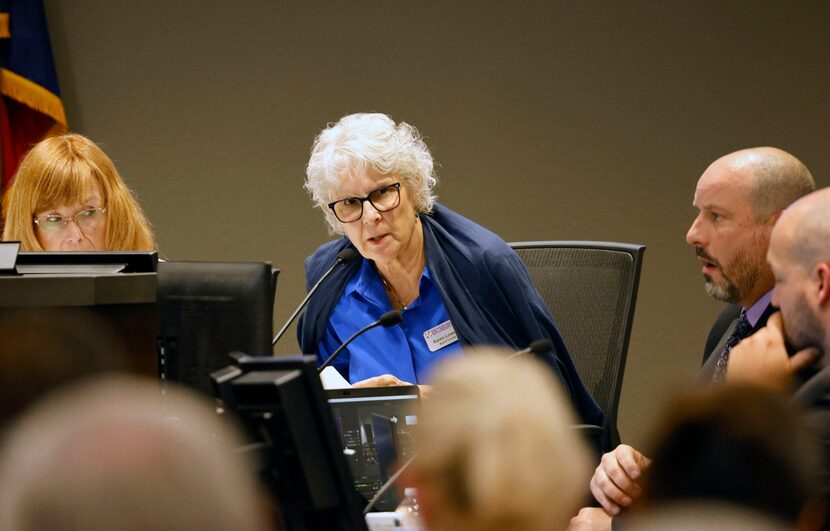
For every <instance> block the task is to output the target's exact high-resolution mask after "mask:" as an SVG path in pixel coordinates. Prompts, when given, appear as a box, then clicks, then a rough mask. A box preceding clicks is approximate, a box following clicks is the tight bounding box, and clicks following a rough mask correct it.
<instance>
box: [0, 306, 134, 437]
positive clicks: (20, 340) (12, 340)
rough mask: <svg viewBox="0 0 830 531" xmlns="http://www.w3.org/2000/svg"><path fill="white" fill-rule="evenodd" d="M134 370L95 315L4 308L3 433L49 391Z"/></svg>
mask: <svg viewBox="0 0 830 531" xmlns="http://www.w3.org/2000/svg"><path fill="white" fill-rule="evenodd" d="M131 369H132V367H130V364H129V363H128V360H127V357H126V355H125V354H124V344H123V342H122V340H121V339H120V338H119V337H118V336H116V335H115V334H114V333H113V331H112V330H111V329H110V328H109V326H108V325H107V323H106V322H105V321H104V320H102V319H100V318H99V317H98V316H96V315H94V314H93V312H92V311H89V310H85V309H83V308H80V307H78V308H0V433H2V432H3V430H4V429H5V427H6V426H7V425H8V423H9V422H10V421H11V420H12V419H13V418H14V417H15V416H17V415H19V414H20V413H21V412H23V411H24V410H25V409H26V408H27V407H28V406H30V405H31V404H32V403H34V402H35V401H37V400H38V399H40V398H42V397H43V396H44V395H45V394H47V393H48V392H50V391H53V390H55V389H57V388H59V387H61V386H63V385H66V384H68V383H72V382H75V381H77V380H80V379H83V378H86V377H88V376H91V375H94V374H98V373H102V372H110V371H121V370H131Z"/></svg>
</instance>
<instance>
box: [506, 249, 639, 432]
mask: <svg viewBox="0 0 830 531" xmlns="http://www.w3.org/2000/svg"><path fill="white" fill-rule="evenodd" d="M510 246H511V247H512V248H513V249H514V250H515V251H516V253H517V254H518V255H519V257H520V258H521V259H522V261H523V262H524V264H525V266H527V269H528V271H529V272H530V277H531V278H532V279H533V283H534V284H535V286H536V289H537V290H539V293H540V294H541V295H542V298H543V299H544V300H545V303H546V304H547V305H548V308H549V309H550V311H551V313H552V314H553V317H554V319H555V320H556V324H557V326H558V327H559V332H560V333H561V334H562V337H563V338H564V340H565V344H566V345H567V346H568V350H569V351H570V353H571V357H572V358H573V360H574V363H575V364H576V368H577V370H578V371H579V375H580V376H581V377H582V380H583V381H584V382H585V385H586V386H587V388H588V390H589V391H590V392H591V395H592V396H593V397H594V399H595V400H596V401H597V403H598V404H599V405H600V407H601V408H602V410H603V412H604V413H605V426H604V428H605V429H606V430H607V432H608V434H609V438H610V441H611V444H612V447H613V446H616V445H617V444H619V442H620V436H619V432H618V431H617V409H618V407H619V403H620V392H621V390H622V379H623V372H624V371H625V359H626V355H627V353H628V340H629V338H630V336H631V325H632V322H633V320H634V305H635V303H636V301H637V289H638V287H639V283H640V269H641V268H642V263H643V253H644V252H645V249H646V248H645V246H644V245H636V244H629V243H613V242H592V241H539V242H514V243H511V244H510Z"/></svg>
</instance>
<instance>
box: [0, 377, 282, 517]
mask: <svg viewBox="0 0 830 531" xmlns="http://www.w3.org/2000/svg"><path fill="white" fill-rule="evenodd" d="M11 428H12V429H11V430H10V431H8V432H7V436H6V442H5V446H4V448H3V451H2V454H0V529H4V530H5V529H8V530H26V531H47V530H53V529H61V530H64V531H81V530H83V531H104V530H110V529H119V530H122V531H144V530H148V529H152V530H155V531H166V530H169V531H174V530H175V531H220V530H226V529H234V530H239V531H264V530H265V529H267V528H268V522H267V516H266V513H265V511H264V508H265V505H264V504H263V502H264V500H265V498H263V497H262V496H263V495H262V494H261V493H260V491H259V488H258V486H257V482H256V478H255V475H254V473H253V472H252V471H251V470H248V468H247V466H246V464H245V463H244V462H243V461H242V457H241V456H240V455H239V454H236V453H234V452H233V451H232V450H233V448H235V447H237V446H238V443H239V441H238V439H237V437H236V436H235V434H234V433H233V432H232V431H230V428H229V427H228V426H227V425H225V424H223V423H222V422H220V419H219V417H218V416H217V415H216V413H215V411H213V410H212V408H211V407H209V405H208V402H207V401H203V399H202V398H201V397H197V396H195V395H193V394H191V393H190V392H185V391H183V390H180V389H176V388H173V387H172V386H170V387H169V388H168V389H167V393H166V394H165V395H164V396H162V394H161V390H160V388H159V383H158V382H157V381H155V380H150V379H147V380H141V379H137V378H128V377H125V376H119V377H113V376H110V377H102V378H100V379H97V380H92V381H88V382H87V383H86V384H80V385H79V386H76V387H70V388H68V389H64V390H61V391H58V392H56V393H55V394H53V395H50V396H49V397H48V398H46V399H45V400H44V401H43V402H40V403H39V404H38V405H35V406H34V408H33V409H32V410H31V411H30V412H29V413H27V414H24V416H23V417H22V418H21V420H20V422H18V423H17V424H16V425H13V426H12V427H11Z"/></svg>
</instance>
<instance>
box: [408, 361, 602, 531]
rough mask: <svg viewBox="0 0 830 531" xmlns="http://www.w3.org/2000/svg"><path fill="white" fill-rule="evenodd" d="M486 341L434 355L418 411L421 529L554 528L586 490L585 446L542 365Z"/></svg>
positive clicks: (416, 477) (415, 470)
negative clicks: (462, 351) (438, 358)
mask: <svg viewBox="0 0 830 531" xmlns="http://www.w3.org/2000/svg"><path fill="white" fill-rule="evenodd" d="M507 355H509V352H507V351H502V350H499V349H495V348H480V349H472V350H469V351H467V353H466V355H464V356H458V357H453V358H449V359H447V360H446V361H444V362H442V363H441V364H440V365H439V366H438V368H437V369H436V372H435V374H434V381H433V383H434V387H433V388H432V390H431V392H430V394H429V397H428V398H426V399H425V400H424V402H423V410H422V412H421V415H420V416H419V419H418V427H417V441H418V447H419V453H418V456H417V457H416V458H415V460H414V461H413V464H412V473H411V476H412V477H411V479H412V481H411V483H412V484H413V485H414V486H416V487H417V488H418V497H419V502H420V505H421V511H422V515H423V517H424V519H425V522H426V525H427V527H428V528H429V529H453V530H464V529H469V530H476V531H487V530H497V529H498V530H504V529H510V530H514V531H530V530H549V529H564V528H565V527H566V526H567V523H568V520H569V519H570V517H571V516H573V514H574V513H575V512H576V510H577V509H578V508H579V506H580V504H581V503H582V502H583V501H584V500H585V497H586V496H587V486H588V478H589V477H590V463H591V458H590V453H589V451H588V448H587V445H586V443H585V442H584V441H583V440H581V438H580V435H579V433H578V432H576V431H575V430H574V429H573V428H572V426H573V425H574V424H575V423H576V420H575V419H576V417H575V415H574V413H573V412H572V411H571V408H570V404H569V402H568V399H567V397H566V395H565V393H564V392H563V391H562V389H561V388H560V386H559V383H558V382H557V381H556V379H555V378H554V376H553V375H552V374H551V371H550V369H549V368H548V367H547V366H545V365H544V364H542V363H541V362H539V361H538V360H535V359H533V358H531V357H529V356H527V357H523V358H515V359H506V356H507Z"/></svg>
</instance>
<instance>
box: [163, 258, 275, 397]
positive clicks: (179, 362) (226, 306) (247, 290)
mask: <svg viewBox="0 0 830 531" xmlns="http://www.w3.org/2000/svg"><path fill="white" fill-rule="evenodd" d="M278 273H279V270H275V269H274V268H272V267H271V264H270V263H268V262H190V261H181V262H161V263H160V264H159V266H158V287H157V307H156V309H157V312H158V327H159V336H158V350H159V374H160V376H161V378H162V379H163V380H169V381H175V382H179V383H182V384H185V385H187V386H190V387H192V388H195V389H198V390H201V391H203V392H204V393H206V394H212V388H211V382H210V373H211V372H213V371H215V370H217V369H220V368H222V367H225V366H226V365H227V364H228V361H229V358H228V354H230V353H231V352H234V351H240V352H248V353H252V354H259V355H267V354H270V353H271V337H272V333H273V327H274V325H273V312H274V293H275V291H276V283H277V275H278Z"/></svg>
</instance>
